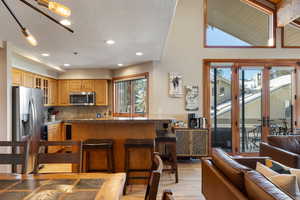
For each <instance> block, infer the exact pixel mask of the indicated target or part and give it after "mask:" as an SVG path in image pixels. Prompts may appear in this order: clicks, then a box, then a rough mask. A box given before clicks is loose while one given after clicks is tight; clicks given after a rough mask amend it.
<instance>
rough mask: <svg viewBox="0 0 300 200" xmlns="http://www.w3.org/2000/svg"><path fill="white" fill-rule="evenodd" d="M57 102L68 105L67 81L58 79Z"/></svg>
mask: <svg viewBox="0 0 300 200" xmlns="http://www.w3.org/2000/svg"><path fill="white" fill-rule="evenodd" d="M58 104H59V105H69V81H68V80H59V81H58Z"/></svg>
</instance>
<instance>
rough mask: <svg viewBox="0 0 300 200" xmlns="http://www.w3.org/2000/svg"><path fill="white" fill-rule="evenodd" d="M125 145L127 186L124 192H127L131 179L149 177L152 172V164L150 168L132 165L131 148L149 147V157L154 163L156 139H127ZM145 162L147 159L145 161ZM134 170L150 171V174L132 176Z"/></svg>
mask: <svg viewBox="0 0 300 200" xmlns="http://www.w3.org/2000/svg"><path fill="white" fill-rule="evenodd" d="M124 147H125V166H124V169H125V172H126V181H125V186H124V190H123V194H124V195H125V194H126V186H127V185H128V183H129V180H130V179H146V180H148V179H149V176H150V172H151V167H152V166H151V164H150V166H149V167H148V168H144V169H134V168H132V167H131V166H130V154H131V152H130V150H132V149H148V150H149V155H150V156H149V157H150V158H151V160H150V161H149V163H152V155H153V152H154V140H153V139H127V140H126V141H125V143H124ZM143 162H145V160H144V161H143ZM132 172H149V175H148V176H130V173H132Z"/></svg>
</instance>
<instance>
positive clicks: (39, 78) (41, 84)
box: [34, 75, 43, 89]
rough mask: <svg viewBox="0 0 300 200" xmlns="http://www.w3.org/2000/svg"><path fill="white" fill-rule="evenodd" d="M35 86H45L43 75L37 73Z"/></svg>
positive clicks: (40, 87)
mask: <svg viewBox="0 0 300 200" xmlns="http://www.w3.org/2000/svg"><path fill="white" fill-rule="evenodd" d="M34 87H35V88H39V89H42V88H43V78H42V77H41V76H38V75H36V76H35V77H34Z"/></svg>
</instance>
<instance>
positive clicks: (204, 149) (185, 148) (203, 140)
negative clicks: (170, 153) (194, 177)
mask: <svg viewBox="0 0 300 200" xmlns="http://www.w3.org/2000/svg"><path fill="white" fill-rule="evenodd" d="M174 131H175V135H176V138H177V143H176V151H177V156H178V157H203V156H208V129H188V128H175V130H174Z"/></svg>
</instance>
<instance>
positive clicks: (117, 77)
mask: <svg viewBox="0 0 300 200" xmlns="http://www.w3.org/2000/svg"><path fill="white" fill-rule="evenodd" d="M139 76H145V77H146V78H148V77H149V72H145V73H139V74H132V75H127V76H116V77H113V78H112V80H113V81H116V80H122V79H130V78H136V77H139Z"/></svg>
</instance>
